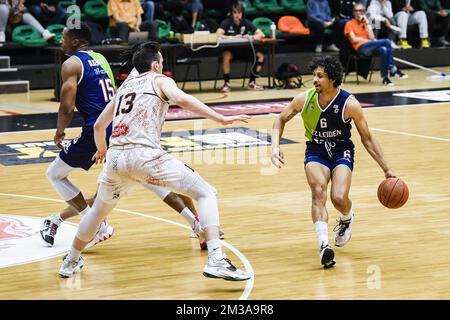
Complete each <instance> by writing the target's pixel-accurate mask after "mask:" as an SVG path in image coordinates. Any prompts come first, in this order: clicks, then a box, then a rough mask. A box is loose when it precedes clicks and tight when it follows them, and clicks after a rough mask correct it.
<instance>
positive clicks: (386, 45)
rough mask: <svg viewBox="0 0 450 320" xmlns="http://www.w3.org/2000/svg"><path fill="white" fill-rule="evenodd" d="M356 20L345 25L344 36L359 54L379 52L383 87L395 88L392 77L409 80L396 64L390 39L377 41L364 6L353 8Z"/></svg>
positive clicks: (368, 54) (366, 54)
mask: <svg viewBox="0 0 450 320" xmlns="http://www.w3.org/2000/svg"><path fill="white" fill-rule="evenodd" d="M353 15H354V18H353V19H352V20H350V21H348V22H347V23H346V24H345V29H344V34H345V36H346V37H347V38H348V39H349V41H350V43H351V44H352V46H353V48H354V49H355V51H356V52H357V53H360V54H363V55H365V56H371V55H373V54H374V53H375V52H377V53H378V54H379V55H380V56H381V70H380V73H381V78H382V79H383V85H386V86H393V85H394V84H393V83H392V81H391V80H390V79H389V75H388V71H390V76H391V77H397V78H401V79H404V78H407V77H408V76H407V75H406V74H404V73H402V72H401V71H400V69H399V68H397V66H396V64H395V62H394V53H393V50H392V47H391V42H390V41H389V40H388V39H382V40H376V39H375V35H374V33H373V29H372V26H371V25H370V23H369V22H368V19H367V17H366V16H365V10H364V6H363V5H362V4H356V5H355V7H354V8H353Z"/></svg>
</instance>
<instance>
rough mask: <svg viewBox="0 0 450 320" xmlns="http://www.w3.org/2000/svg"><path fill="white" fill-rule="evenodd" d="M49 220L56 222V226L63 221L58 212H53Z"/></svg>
mask: <svg viewBox="0 0 450 320" xmlns="http://www.w3.org/2000/svg"><path fill="white" fill-rule="evenodd" d="M51 220H52V223H54V224H56V225H57V226H58V227H59V226H60V225H61V223H63V222H64V220H63V219H61V216H60V215H59V214H55V215H54V216H52V218H51Z"/></svg>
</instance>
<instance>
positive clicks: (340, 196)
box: [331, 193, 348, 207]
mask: <svg viewBox="0 0 450 320" xmlns="http://www.w3.org/2000/svg"><path fill="white" fill-rule="evenodd" d="M347 201H348V197H347V196H346V195H345V194H344V193H337V194H332V195H331V202H332V203H333V205H334V206H335V207H344V206H345V205H346V204H347Z"/></svg>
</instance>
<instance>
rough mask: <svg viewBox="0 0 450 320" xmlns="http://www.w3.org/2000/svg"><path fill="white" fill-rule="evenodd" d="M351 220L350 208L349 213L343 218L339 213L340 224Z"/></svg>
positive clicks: (351, 212)
mask: <svg viewBox="0 0 450 320" xmlns="http://www.w3.org/2000/svg"><path fill="white" fill-rule="evenodd" d="M352 218H353V210H352V209H351V208H350V212H349V213H348V214H347V215H345V216H344V215H343V214H342V213H341V217H340V219H341V221H342V222H346V221H350V220H351V219H352Z"/></svg>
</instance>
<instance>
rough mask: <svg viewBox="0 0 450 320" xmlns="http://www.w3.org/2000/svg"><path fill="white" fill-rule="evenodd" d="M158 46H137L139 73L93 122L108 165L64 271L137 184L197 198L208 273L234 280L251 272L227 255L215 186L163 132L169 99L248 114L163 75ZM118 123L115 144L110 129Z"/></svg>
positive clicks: (100, 158)
mask: <svg viewBox="0 0 450 320" xmlns="http://www.w3.org/2000/svg"><path fill="white" fill-rule="evenodd" d="M159 49H160V48H159V44H158V43H155V42H147V43H144V44H142V45H140V46H138V47H137V48H135V50H134V52H133V54H132V58H131V59H132V63H133V65H134V67H135V68H136V69H137V71H138V72H139V76H137V77H130V78H129V79H127V80H126V81H125V82H124V83H123V84H122V86H121V87H120V88H119V90H118V91H117V94H116V96H115V97H114V98H113V100H111V102H110V103H109V104H108V105H107V106H106V108H105V110H104V111H103V112H102V114H101V115H100V116H99V118H98V119H97V122H96V123H95V125H94V136H95V143H96V146H97V153H96V154H95V155H94V157H93V159H95V161H96V163H103V162H104V161H105V160H106V165H105V166H104V168H103V172H102V174H101V175H100V178H99V183H100V186H99V190H98V195H97V198H96V199H95V202H94V204H93V206H92V208H91V209H90V210H89V211H88V212H87V213H86V215H85V216H84V217H83V218H82V220H81V222H80V225H79V226H78V232H77V234H76V236H75V238H74V241H73V243H72V248H71V249H70V252H69V254H68V255H67V256H66V257H65V259H64V262H63V264H62V265H61V268H60V270H59V274H60V275H61V276H62V277H72V276H73V274H74V273H76V272H79V271H80V269H81V268H82V267H83V265H84V260H83V258H82V257H81V251H82V250H83V249H84V248H85V245H86V243H88V242H89V241H90V239H92V237H93V236H94V234H95V232H96V230H97V229H98V226H99V225H100V223H101V222H102V221H103V220H104V219H105V218H106V216H107V215H108V213H109V212H110V211H111V210H113V209H114V207H115V206H116V204H117V202H118V200H119V199H120V198H121V197H122V196H123V195H124V194H126V193H127V191H128V190H129V189H130V188H131V187H132V186H133V185H134V184H135V183H136V182H138V183H141V184H153V185H157V186H162V187H164V188H167V189H169V190H171V191H172V192H176V193H178V194H183V195H186V196H189V197H190V198H192V199H194V200H195V201H196V202H197V204H198V213H199V220H200V224H201V227H202V228H203V230H204V232H205V237H206V240H207V247H208V263H207V264H206V266H205V267H204V269H203V275H204V276H206V277H211V278H222V279H225V280H231V281H242V280H248V279H250V278H251V277H252V276H251V275H249V274H247V273H245V272H243V271H241V270H239V269H237V268H236V267H235V266H234V265H233V264H232V263H231V261H230V260H229V259H227V258H226V256H225V255H224V254H223V253H222V247H221V243H220V240H219V225H220V224H219V212H218V206H217V198H216V193H215V190H214V188H212V187H211V186H210V185H209V184H208V183H207V182H206V181H205V180H203V178H202V177H200V175H198V173H196V172H195V171H194V170H192V169H191V168H189V167H188V166H186V165H184V164H183V163H182V162H181V161H179V160H177V159H175V158H174V157H173V156H172V155H170V154H168V153H167V152H166V151H164V150H163V149H162V147H161V144H160V136H161V130H162V126H163V124H164V117H165V114H166V112H167V109H168V106H169V104H168V100H172V101H173V102H174V103H176V104H177V105H179V106H181V107H183V108H186V109H188V110H190V111H192V112H195V113H197V114H199V115H201V116H204V117H206V118H209V119H211V120H214V121H216V122H219V123H221V124H223V125H227V124H231V123H233V122H235V121H243V122H247V120H248V119H250V117H249V116H247V115H237V116H223V115H221V114H219V113H217V112H215V111H214V110H212V109H210V108H208V107H207V106H206V105H205V104H203V103H202V102H200V101H199V100H197V99H196V98H194V97H192V96H190V95H188V94H186V93H184V92H183V91H182V90H180V89H178V87H177V86H176V83H175V81H173V80H172V79H171V78H168V77H165V76H164V75H162V68H163V65H162V63H163V58H162V55H161V53H160V52H159ZM111 121H113V133H112V135H111V139H110V148H109V149H107V146H106V141H105V136H106V128H107V127H108V125H109V124H110V123H111Z"/></svg>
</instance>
